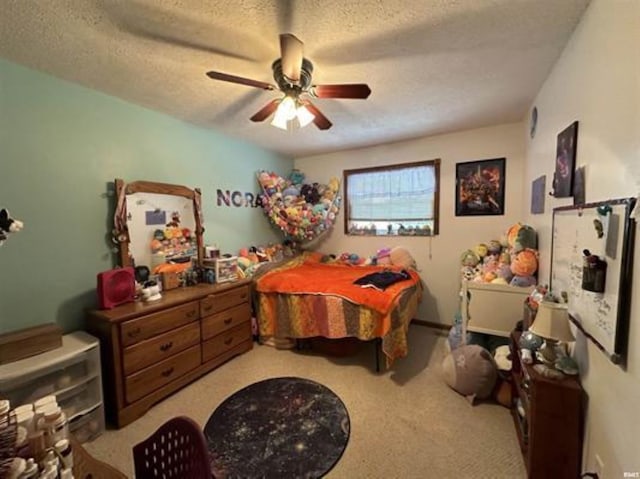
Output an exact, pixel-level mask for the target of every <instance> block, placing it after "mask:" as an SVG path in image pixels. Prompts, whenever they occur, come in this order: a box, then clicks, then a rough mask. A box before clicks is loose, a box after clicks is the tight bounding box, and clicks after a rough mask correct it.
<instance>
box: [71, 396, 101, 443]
mask: <svg viewBox="0 0 640 479" xmlns="http://www.w3.org/2000/svg"><path fill="white" fill-rule="evenodd" d="M104 428H105V425H104V407H103V405H102V404H100V405H99V406H98V407H97V408H95V409H93V410H91V411H88V412H87V413H85V414H82V415H80V416H77V417H76V418H75V419H74V420H73V421H71V422H70V423H69V431H70V432H71V433H73V436H74V437H75V438H76V439H77V440H78V442H81V443H82V442H88V441H92V440H94V439H95V438H96V437H98V436H99V435H100V434H102V433H103V432H104Z"/></svg>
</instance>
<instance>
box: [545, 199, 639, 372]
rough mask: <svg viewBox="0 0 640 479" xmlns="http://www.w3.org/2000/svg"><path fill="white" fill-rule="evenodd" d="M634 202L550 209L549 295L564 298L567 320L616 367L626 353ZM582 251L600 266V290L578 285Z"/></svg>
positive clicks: (619, 201)
mask: <svg viewBox="0 0 640 479" xmlns="http://www.w3.org/2000/svg"><path fill="white" fill-rule="evenodd" d="M634 204H635V199H634V198H624V199H619V200H610V201H603V202H599V203H590V204H586V205H581V206H568V207H560V208H555V209H554V210H553V241H552V247H551V250H552V252H551V285H550V287H551V292H552V293H553V294H554V295H556V296H565V295H566V298H567V301H568V305H569V314H570V317H571V320H572V321H573V322H574V323H575V324H576V326H578V327H579V328H580V329H581V330H582V331H583V332H584V333H585V335H586V336H587V337H588V338H589V339H591V340H592V341H594V343H595V344H596V345H597V346H598V347H599V348H600V349H602V350H603V351H604V352H605V354H607V355H608V356H609V358H610V359H611V361H613V362H614V363H616V364H621V363H624V362H625V359H626V351H627V342H628V330H629V312H630V305H631V276H632V266H633V242H634V235H635V221H634V220H633V219H632V218H630V213H631V210H632V209H633V206H634ZM585 250H586V251H588V252H589V253H590V254H591V255H596V256H597V257H598V258H600V259H601V260H602V261H605V262H606V279H605V283H604V291H603V292H598V293H596V292H592V291H589V290H587V289H585V288H584V287H583V286H584V284H583V271H584V266H585V258H586V255H585ZM585 279H586V278H585Z"/></svg>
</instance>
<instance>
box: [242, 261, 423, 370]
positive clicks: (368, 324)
mask: <svg viewBox="0 0 640 479" xmlns="http://www.w3.org/2000/svg"><path fill="white" fill-rule="evenodd" d="M383 269H384V268H383V267H362V266H350V265H344V264H323V263H320V262H319V255H317V254H314V253H307V254H305V255H302V256H300V257H297V258H295V259H293V260H290V261H288V262H286V263H285V264H283V265H280V266H276V267H272V268H270V269H268V270H264V271H260V270H259V271H260V272H259V274H257V275H256V276H255V277H254V281H255V291H256V301H255V306H256V312H257V317H258V325H259V330H260V335H261V336H263V337H277V338H310V337H315V336H322V337H325V338H334V339H335V338H344V337H356V338H358V339H361V340H371V339H375V338H381V339H382V351H383V353H384V354H385V356H386V359H387V366H389V365H390V364H391V363H392V362H393V361H394V360H395V359H397V358H401V357H404V356H406V355H407V353H408V347H407V330H408V327H409V323H410V322H411V319H412V318H413V317H414V315H415V313H416V310H417V308H418V304H419V302H420V300H421V297H422V283H421V281H420V277H419V275H418V274H417V273H416V272H415V271H410V274H411V279H410V280H406V281H400V282H398V283H395V284H393V285H391V286H390V287H388V288H386V289H385V290H384V291H378V290H376V289H372V288H362V287H360V286H359V285H355V284H353V281H354V280H356V279H358V278H360V277H362V276H365V275H367V274H369V273H371V272H372V271H381V270H383Z"/></svg>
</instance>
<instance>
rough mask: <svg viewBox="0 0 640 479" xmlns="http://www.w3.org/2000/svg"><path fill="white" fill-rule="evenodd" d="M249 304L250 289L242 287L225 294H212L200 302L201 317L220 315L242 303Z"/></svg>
mask: <svg viewBox="0 0 640 479" xmlns="http://www.w3.org/2000/svg"><path fill="white" fill-rule="evenodd" d="M248 302H249V287H248V286H242V287H240V288H234V289H231V290H229V291H225V292H224V293H219V294H210V295H209V296H207V297H206V298H202V299H201V300H200V316H202V317H204V316H209V315H210V314H215V313H219V312H220V311H224V310H225V309H228V308H231V307H232V306H236V305H238V304H242V303H248Z"/></svg>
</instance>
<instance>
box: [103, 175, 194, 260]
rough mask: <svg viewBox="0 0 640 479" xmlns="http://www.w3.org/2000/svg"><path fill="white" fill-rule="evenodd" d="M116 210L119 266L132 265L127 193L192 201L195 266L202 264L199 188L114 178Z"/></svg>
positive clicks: (115, 229) (115, 223) (115, 228)
mask: <svg viewBox="0 0 640 479" xmlns="http://www.w3.org/2000/svg"><path fill="white" fill-rule="evenodd" d="M115 187H116V188H115V190H116V202H117V203H116V211H115V214H114V230H113V233H114V241H115V242H116V243H118V245H119V250H120V254H119V256H120V266H122V267H125V266H132V264H131V259H130V254H129V253H130V251H129V243H130V238H129V227H128V226H127V209H126V198H127V195H131V194H134V193H156V194H159V195H172V196H182V197H184V198H187V199H190V200H192V201H193V214H194V216H195V223H196V228H195V231H194V234H195V236H196V249H197V255H198V259H197V264H196V265H197V266H198V267H201V266H202V258H203V251H204V243H203V238H202V235H203V233H204V227H203V226H202V193H201V191H200V188H193V189H191V188H187V187H186V186H182V185H172V184H169V183H156V182H153V181H133V182H131V183H125V181H124V180H122V179H120V178H116V180H115Z"/></svg>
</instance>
